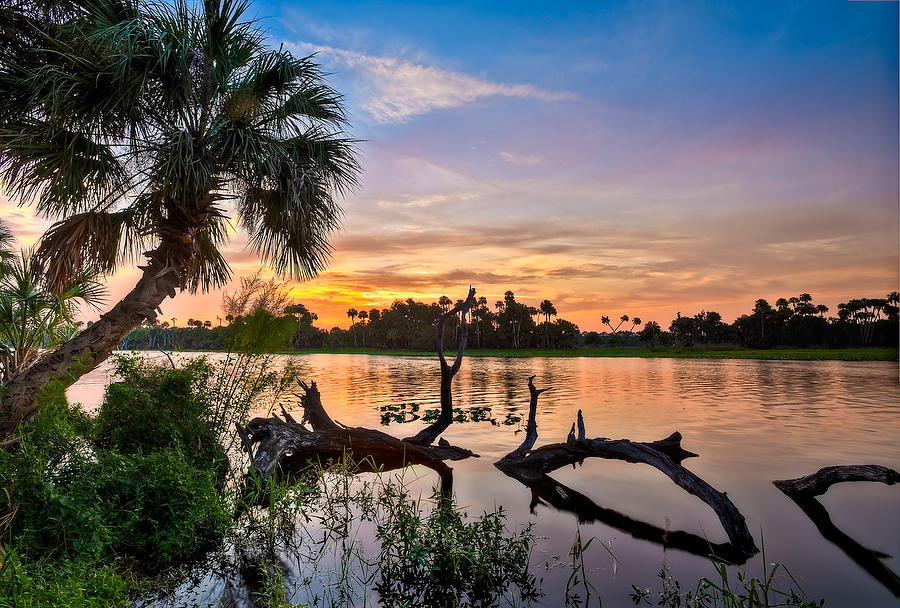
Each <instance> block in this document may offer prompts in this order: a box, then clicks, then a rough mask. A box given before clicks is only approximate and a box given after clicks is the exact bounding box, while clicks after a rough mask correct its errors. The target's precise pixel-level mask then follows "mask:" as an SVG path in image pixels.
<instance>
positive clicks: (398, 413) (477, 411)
mask: <svg viewBox="0 0 900 608" xmlns="http://www.w3.org/2000/svg"><path fill="white" fill-rule="evenodd" d="M378 411H379V412H380V413H381V424H382V425H384V426H388V425H390V424H394V423H396V424H405V423H407V422H415V421H416V420H421V421H422V422H434V421H435V420H437V419H438V417H439V416H440V415H441V409H440V408H437V407H436V408H428V409H427V410H422V406H420V405H419V404H418V403H401V404H399V405H382V406H381V407H379V408H378ZM453 422H489V423H491V424H492V425H494V426H499V425H506V426H513V425H516V424H519V423H520V422H522V417H521V416H520V415H518V414H517V413H515V412H507V413H506V414H505V416H504V417H503V418H495V417H494V415H493V410H492V408H491V407H489V406H486V405H473V406H470V407H455V408H453Z"/></svg>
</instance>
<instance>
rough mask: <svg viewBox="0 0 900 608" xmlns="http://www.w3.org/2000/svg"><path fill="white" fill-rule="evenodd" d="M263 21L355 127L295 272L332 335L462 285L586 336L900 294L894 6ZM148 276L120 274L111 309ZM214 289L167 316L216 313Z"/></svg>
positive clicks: (443, 12)
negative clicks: (324, 215)
mask: <svg viewBox="0 0 900 608" xmlns="http://www.w3.org/2000/svg"><path fill="white" fill-rule="evenodd" d="M251 13H252V14H253V16H254V17H256V18H258V19H259V20H260V21H259V22H260V24H261V26H262V27H263V28H265V29H266V31H267V32H268V35H269V40H270V43H271V44H272V45H273V46H277V45H282V44H283V45H284V47H285V48H286V49H288V50H290V51H291V52H293V53H296V54H298V55H308V54H310V53H316V60H317V61H318V62H320V63H321V64H322V66H323V67H324V69H325V70H326V71H327V72H328V73H329V74H330V76H329V80H330V82H331V84H332V85H333V86H334V87H336V88H337V89H338V90H339V91H341V92H342V93H344V94H345V96H346V104H347V108H348V110H349V115H350V126H349V133H350V135H352V136H353V137H355V138H358V139H360V140H362V141H361V142H360V143H359V146H358V148H359V152H360V160H361V163H362V167H363V175H362V179H361V187H360V188H359V189H358V190H357V191H356V192H354V193H352V194H351V195H349V196H348V197H347V198H345V199H344V200H343V201H342V206H343V208H344V211H345V217H344V221H343V228H342V230H341V232H340V233H338V234H336V235H335V237H334V239H333V245H334V254H333V259H332V262H331V265H330V266H329V268H328V270H327V271H325V272H324V273H322V274H321V275H320V276H319V277H317V278H315V279H313V280H310V281H307V282H304V283H293V284H291V285H290V287H289V289H290V293H291V295H292V296H293V297H294V298H296V299H297V301H300V302H302V303H304V304H305V305H306V306H307V307H308V308H309V309H310V310H312V311H314V312H316V313H317V314H318V316H319V322H318V325H319V326H321V327H325V328H328V327H331V326H333V325H339V326H343V327H346V326H348V325H349V319H348V318H347V315H346V311H347V309H348V308H350V307H354V308H357V309H362V308H364V309H370V308H376V307H377V308H383V307H387V306H389V305H390V303H391V302H392V301H393V300H394V299H396V298H402V299H405V298H408V297H412V298H415V299H420V300H425V301H435V300H437V298H438V297H439V296H441V295H448V296H449V297H450V298H452V299H453V300H456V299H459V298H463V297H464V296H465V293H466V290H467V288H468V286H469V285H470V284H471V285H473V286H475V288H476V289H477V291H478V295H484V296H486V297H487V298H488V301H489V302H491V303H493V302H494V301H496V300H500V299H502V297H503V293H504V292H505V291H507V290H511V291H513V292H514V293H515V295H516V298H517V299H518V300H520V301H524V302H525V303H528V304H531V305H535V306H536V305H537V304H538V303H539V302H540V301H541V300H543V299H545V298H546V299H550V300H551V301H552V302H553V303H554V305H555V306H556V309H557V311H558V312H559V315H560V316H561V317H563V318H566V319H569V320H571V321H574V322H575V323H577V324H578V325H579V327H580V328H581V329H582V330H601V329H602V327H601V323H600V317H601V316H602V315H608V316H610V317H612V318H618V317H619V316H621V315H622V314H628V315H630V316H632V317H633V316H638V317H640V318H641V319H643V320H644V321H645V322H646V321H649V320H655V321H657V322H659V323H660V324H661V325H663V327H664V328H665V327H668V324H669V321H670V320H671V319H672V318H674V317H675V314H676V313H677V312H681V313H682V314H689V315H693V314H695V313H697V312H699V311H700V310H715V311H718V312H720V313H721V314H722V315H723V317H724V319H725V320H726V321H731V320H733V319H734V318H736V317H737V316H739V315H740V314H744V313H748V312H749V311H750V310H751V309H752V307H753V302H754V301H755V300H756V299H757V298H766V299H768V300H769V301H770V302H773V303H774V301H775V300H776V299H778V298H779V297H790V296H794V295H798V294H799V293H801V292H808V293H810V294H812V295H813V298H814V300H815V302H816V303H824V304H826V305H828V306H830V307H831V308H832V312H834V308H835V307H836V305H837V303H838V302H842V301H847V300H848V299H850V298H854V297H884V295H885V294H886V293H887V292H889V291H892V290H896V289H897V287H898V281H900V278H898V252H900V244H898V234H900V213H898V162H900V159H898V64H897V52H898V3H897V2H845V1H832V0H812V1H809V2H791V1H788V2H762V3H756V2H752V3H751V2H733V3H727V4H726V3H721V2H709V3H705V2H591V3H584V4H579V3H575V2H558V3H546V2H526V1H517V2H490V3H486V2H472V3H454V4H449V3H445V2H426V3H411V2H397V3H392V2H319V3H299V2H283V3H278V2H271V1H262V0H258V1H257V2H256V3H255V4H254V5H253V7H252V9H251ZM0 215H2V217H3V218H4V219H6V220H7V221H8V222H9V223H10V225H11V227H12V228H13V231H14V232H15V233H16V234H17V236H19V237H20V240H21V242H22V243H23V244H27V243H30V242H34V240H36V239H37V238H38V237H39V235H40V233H41V231H42V230H43V229H44V228H45V227H46V226H47V225H48V224H47V222H46V221H45V220H42V219H40V218H36V217H35V216H34V215H33V213H32V211H31V209H29V208H27V207H26V208H19V207H17V206H16V204H15V201H9V200H8V199H7V198H3V197H0ZM245 243H246V240H245V237H244V235H242V234H240V233H239V232H238V233H237V234H236V235H235V237H234V239H233V241H232V242H231V244H230V245H229V246H228V249H227V251H226V258H227V259H228V260H229V262H230V263H231V265H232V268H233V270H234V273H235V276H236V277H238V276H241V275H247V274H250V273H252V272H254V271H255V270H256V269H257V268H258V267H259V261H258V259H256V258H255V257H254V256H253V255H252V254H250V253H249V252H247V251H246V250H245V249H244V245H245ZM137 277H138V275H137V272H136V271H135V270H133V269H125V270H121V271H119V272H117V273H116V274H115V275H114V276H112V277H109V280H108V286H109V287H108V288H109V300H110V304H111V303H112V302H114V301H115V300H117V299H118V298H119V297H121V296H122V295H124V293H125V292H126V291H127V290H128V289H129V288H130V287H131V286H133V285H134V283H135V281H136V280H137ZM226 289H227V290H233V289H234V287H233V286H231V287H228V288H226ZM221 296H222V294H221V292H220V291H218V292H212V293H209V294H205V295H196V296H192V295H190V294H188V293H183V294H179V295H178V296H177V297H176V298H175V299H174V300H169V301H167V302H166V303H164V304H163V306H162V309H163V311H164V316H165V317H166V318H169V317H177V318H179V319H182V320H184V319H187V318H188V317H194V318H199V319H210V320H213V321H215V317H216V316H217V315H219V314H221V313H219V306H220V302H221ZM90 316H92V315H90V314H89V315H88V317H90ZM93 316H96V313H94V314H93Z"/></svg>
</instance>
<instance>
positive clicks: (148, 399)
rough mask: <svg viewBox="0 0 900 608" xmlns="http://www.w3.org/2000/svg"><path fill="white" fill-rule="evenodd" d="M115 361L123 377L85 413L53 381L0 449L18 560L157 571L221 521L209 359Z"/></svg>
mask: <svg viewBox="0 0 900 608" xmlns="http://www.w3.org/2000/svg"><path fill="white" fill-rule="evenodd" d="M119 370H120V373H121V374H122V376H123V378H124V379H123V381H121V382H118V383H116V384H114V385H112V386H110V387H109V389H108V391H107V394H106V399H105V401H104V404H103V407H102V409H101V412H100V415H99V416H98V417H97V418H96V419H94V420H92V419H90V418H89V417H87V416H86V415H85V414H84V413H83V412H82V411H81V410H80V409H78V408H77V407H72V406H69V405H68V404H67V403H66V401H65V396H64V393H63V391H62V389H61V388H60V387H55V388H53V389H52V390H48V391H46V392H45V394H44V395H43V396H42V399H41V404H40V408H39V412H38V414H37V416H36V417H35V418H34V420H33V421H32V422H31V423H30V424H29V425H28V427H27V429H25V430H23V432H21V433H20V434H19V436H18V442H17V443H15V444H14V445H13V446H12V447H11V448H9V449H7V450H0V487H2V488H5V489H7V490H8V491H9V492H10V494H11V495H12V500H13V505H14V508H15V507H17V508H18V512H17V514H16V516H15V518H14V519H13V520H12V523H11V525H10V529H9V531H8V535H7V539H6V541H7V543H8V544H9V545H10V546H11V547H12V549H13V550H14V551H17V552H18V553H19V555H20V558H21V560H22V563H27V564H29V568H30V567H31V566H33V565H35V564H37V563H38V562H40V563H43V562H46V561H47V560H50V561H54V560H57V561H60V563H76V562H77V563H78V564H82V563H85V562H93V561H97V560H104V561H107V562H112V561H115V562H116V563H117V564H118V565H119V566H120V567H121V568H125V569H131V568H139V569H141V570H143V571H158V570H161V569H163V568H165V567H167V566H170V565H175V564H178V563H181V562H183V561H185V560H187V559H189V558H190V557H192V556H193V555H196V554H197V553H198V552H199V551H200V550H201V549H202V548H203V546H204V544H205V543H207V542H209V541H210V540H211V539H213V538H215V537H216V536H217V535H218V534H220V533H221V532H222V531H223V530H224V529H225V528H226V527H227V525H228V524H229V522H230V521H231V510H232V505H230V503H229V497H228V496H227V495H226V494H225V493H224V492H223V490H222V480H223V478H224V474H225V469H226V464H227V460H226V458H225V456H224V450H223V449H222V447H221V446H219V445H218V443H216V441H215V437H216V434H215V430H214V429H213V426H212V424H211V423H210V421H209V411H210V408H209V405H208V401H207V399H206V398H205V397H204V388H203V387H204V386H205V381H206V378H207V376H206V374H208V373H209V367H208V366H207V365H206V364H205V363H204V362H199V363H195V364H190V365H188V366H186V367H185V368H182V369H178V370H173V369H166V368H162V367H159V366H153V365H147V364H143V363H139V362H135V361H134V360H123V361H120V364H119ZM29 560H34V561H29ZM4 576H5V577H6V578H7V579H8V576H7V575H6V574H5V575H4ZM4 580H5V581H6V582H7V583H9V580H6V579H4Z"/></svg>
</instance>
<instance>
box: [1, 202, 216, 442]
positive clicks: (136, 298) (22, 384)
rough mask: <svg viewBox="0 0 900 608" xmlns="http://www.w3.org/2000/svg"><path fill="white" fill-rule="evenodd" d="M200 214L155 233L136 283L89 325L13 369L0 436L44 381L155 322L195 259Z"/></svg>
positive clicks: (79, 368)
mask: <svg viewBox="0 0 900 608" xmlns="http://www.w3.org/2000/svg"><path fill="white" fill-rule="evenodd" d="M203 221H204V217H203V216H199V217H195V218H192V221H190V222H189V221H188V220H187V219H184V218H182V220H180V221H177V222H176V221H174V220H173V221H172V222H170V224H171V225H167V226H166V227H165V228H164V229H163V230H162V232H161V234H162V236H163V238H162V243H161V244H160V245H159V247H157V248H156V249H154V250H152V251H149V252H147V253H145V254H144V255H145V256H146V257H147V258H148V263H147V265H146V266H143V267H141V269H142V270H143V274H142V275H141V278H140V279H139V280H138V282H137V285H135V287H134V289H132V290H131V291H130V292H129V293H128V294H127V295H126V296H125V297H124V298H122V299H121V300H120V301H119V302H118V303H117V304H116V305H115V306H114V307H113V308H112V310H110V311H109V312H107V313H104V314H102V315H100V319H99V320H98V321H97V322H96V323H94V324H93V325H91V326H90V327H89V328H87V329H85V330H83V331H81V332H79V333H78V334H77V335H76V336H75V337H73V338H72V339H70V340H69V341H68V342H66V343H65V344H63V345H62V346H61V347H59V348H58V349H57V350H55V351H53V352H51V353H48V354H47V355H45V356H44V357H42V358H41V359H40V360H38V361H37V362H35V363H34V364H33V365H32V366H30V367H29V368H27V369H25V370H23V371H21V372H19V373H18V374H16V375H15V376H14V377H13V378H12V380H10V382H8V383H7V384H6V386H5V387H3V389H2V390H3V393H2V395H0V438H3V437H7V436H9V435H10V434H11V433H12V432H13V430H15V428H16V427H17V426H18V425H19V424H21V423H22V422H24V421H26V420H28V419H29V418H30V417H31V416H32V415H33V414H34V412H35V410H36V405H35V399H36V398H37V397H38V395H39V394H40V392H41V390H42V389H43V388H44V387H46V386H47V385H48V384H49V383H50V382H53V381H56V380H58V381H61V382H62V383H63V384H64V385H65V386H68V385H69V384H71V383H73V382H74V381H75V380H77V379H78V377H79V376H80V375H82V374H84V373H86V372H88V371H90V370H92V369H94V368H95V367H97V365H99V364H100V363H102V362H103V361H104V360H106V359H107V358H108V357H109V355H110V354H111V353H112V352H113V351H114V350H115V349H116V347H117V346H118V345H119V342H121V341H122V339H123V338H124V337H125V336H127V335H128V333H129V332H130V331H131V330H132V329H134V328H135V327H137V326H139V325H140V324H141V323H142V322H143V321H145V320H148V321H150V322H151V323H153V322H155V321H156V313H157V309H158V307H159V305H160V304H162V302H163V301H164V300H165V299H166V298H171V297H174V296H175V293H176V292H177V291H178V290H182V289H184V288H185V287H186V284H187V281H188V278H189V273H190V271H191V268H192V264H193V260H194V258H195V247H196V242H197V241H196V238H195V236H194V234H195V230H196V229H195V228H191V226H200V225H201V224H202V223H203Z"/></svg>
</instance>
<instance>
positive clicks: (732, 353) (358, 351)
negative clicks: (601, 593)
mask: <svg viewBox="0 0 900 608" xmlns="http://www.w3.org/2000/svg"><path fill="white" fill-rule="evenodd" d="M282 353H283V354H345V355H395V356H397V355H399V356H411V357H433V356H435V354H434V352H433V351H419V350H382V349H378V348H310V349H305V350H300V351H282ZM447 354H448V356H453V355H455V351H447ZM466 356H469V357H505V358H524V357H569V358H570V357H639V358H645V359H653V358H664V359H784V360H795V361H896V360H897V349H896V348H886V347H869V348H768V349H752V348H734V347H727V348H715V347H705V348H699V347H698V348H675V347H672V346H655V347H653V348H650V349H648V348H647V347H641V346H618V347H584V348H576V349H573V350H548V349H539V348H526V349H519V350H513V349H466Z"/></svg>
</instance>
